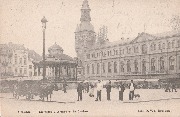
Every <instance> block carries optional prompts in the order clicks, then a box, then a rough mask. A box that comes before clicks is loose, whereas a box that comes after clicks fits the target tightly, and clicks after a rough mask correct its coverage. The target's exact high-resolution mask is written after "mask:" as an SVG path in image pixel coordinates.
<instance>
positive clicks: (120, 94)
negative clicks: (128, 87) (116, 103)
mask: <svg viewBox="0 0 180 117" xmlns="http://www.w3.org/2000/svg"><path fill="white" fill-rule="evenodd" d="M124 90H125V87H124V84H122V82H120V85H119V100H121V101H123V93H124Z"/></svg>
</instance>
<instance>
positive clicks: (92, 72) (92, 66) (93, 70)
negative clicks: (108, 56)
mask: <svg viewBox="0 0 180 117" xmlns="http://www.w3.org/2000/svg"><path fill="white" fill-rule="evenodd" d="M92 74H94V64H92Z"/></svg>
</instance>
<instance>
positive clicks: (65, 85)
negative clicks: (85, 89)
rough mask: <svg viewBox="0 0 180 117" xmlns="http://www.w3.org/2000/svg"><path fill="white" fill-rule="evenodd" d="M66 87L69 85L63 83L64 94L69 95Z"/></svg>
mask: <svg viewBox="0 0 180 117" xmlns="http://www.w3.org/2000/svg"><path fill="white" fill-rule="evenodd" d="M66 87H67V84H66V83H63V91H64V93H67V91H66Z"/></svg>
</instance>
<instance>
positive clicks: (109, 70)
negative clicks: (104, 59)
mask: <svg viewBox="0 0 180 117" xmlns="http://www.w3.org/2000/svg"><path fill="white" fill-rule="evenodd" d="M108 73H111V62H108Z"/></svg>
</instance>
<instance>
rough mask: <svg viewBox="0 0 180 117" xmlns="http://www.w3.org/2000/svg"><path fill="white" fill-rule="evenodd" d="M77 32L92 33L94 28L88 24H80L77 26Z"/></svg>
mask: <svg viewBox="0 0 180 117" xmlns="http://www.w3.org/2000/svg"><path fill="white" fill-rule="evenodd" d="M78 28H79V31H84V30H87V31H93V32H94V27H93V25H92V24H91V23H90V22H81V24H80V25H79V27H78Z"/></svg>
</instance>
